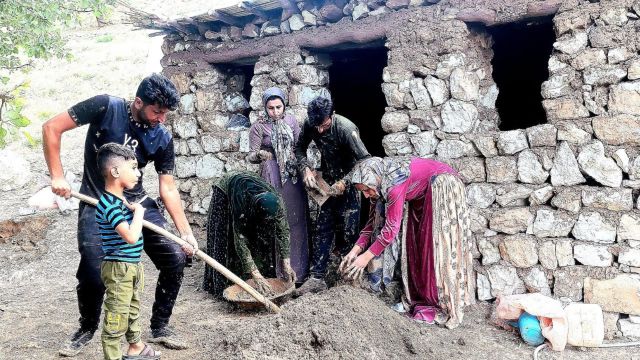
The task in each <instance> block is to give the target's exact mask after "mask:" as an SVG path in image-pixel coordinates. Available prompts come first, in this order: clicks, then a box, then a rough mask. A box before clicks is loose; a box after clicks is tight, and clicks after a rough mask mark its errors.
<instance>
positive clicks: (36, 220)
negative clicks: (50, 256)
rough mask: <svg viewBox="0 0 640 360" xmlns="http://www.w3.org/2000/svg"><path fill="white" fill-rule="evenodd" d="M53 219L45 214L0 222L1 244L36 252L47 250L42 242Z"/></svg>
mask: <svg viewBox="0 0 640 360" xmlns="http://www.w3.org/2000/svg"><path fill="white" fill-rule="evenodd" d="M50 223H51V220H50V219H49V218H48V217H47V216H44V215H40V216H30V217H28V218H24V219H20V220H5V221H1V222H0V244H4V245H13V246H16V247H17V248H18V249H20V250H22V251H25V252H28V253H34V254H40V253H42V252H45V251H46V250H47V249H46V246H44V245H43V244H42V241H43V240H44V239H45V236H46V233H47V228H48V227H49V224H50Z"/></svg>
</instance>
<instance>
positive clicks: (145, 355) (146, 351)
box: [122, 344, 162, 360]
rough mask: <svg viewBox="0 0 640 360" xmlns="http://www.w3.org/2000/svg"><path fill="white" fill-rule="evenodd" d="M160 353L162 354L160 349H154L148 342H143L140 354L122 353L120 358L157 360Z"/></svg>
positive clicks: (125, 359) (127, 359)
mask: <svg viewBox="0 0 640 360" xmlns="http://www.w3.org/2000/svg"><path fill="white" fill-rule="evenodd" d="M160 355H162V353H161V352H160V351H155V350H153V348H152V347H151V346H149V345H148V344H144V348H142V351H141V352H140V354H137V355H124V356H123V357H122V360H158V359H160Z"/></svg>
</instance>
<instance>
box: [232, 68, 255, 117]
mask: <svg viewBox="0 0 640 360" xmlns="http://www.w3.org/2000/svg"><path fill="white" fill-rule="evenodd" d="M253 74H254V64H249V65H245V64H242V65H231V66H230V67H229V68H227V80H226V85H227V92H229V93H239V94H240V95H241V96H242V98H244V100H242V101H234V103H233V104H232V106H231V108H230V109H229V110H230V111H232V112H233V113H232V114H231V115H230V118H229V122H228V123H227V128H235V127H249V126H250V125H251V122H250V121H249V113H250V112H251V106H249V99H250V98H251V79H252V78H253ZM238 99H239V98H238Z"/></svg>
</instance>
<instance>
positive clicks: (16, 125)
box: [0, 0, 115, 147]
mask: <svg viewBox="0 0 640 360" xmlns="http://www.w3.org/2000/svg"><path fill="white" fill-rule="evenodd" d="M114 2H115V0H0V147H3V146H4V145H6V143H7V137H8V135H10V134H11V133H19V132H20V131H18V129H20V128H24V127H26V126H27V125H29V123H30V121H29V119H27V118H26V117H25V116H24V115H23V114H22V109H23V107H24V99H23V98H22V93H23V92H24V90H25V88H26V87H27V86H28V84H24V83H22V84H17V85H16V84H11V77H12V74H15V73H16V72H18V71H28V70H29V66H30V64H31V60H33V59H49V58H51V57H58V58H70V57H71V55H70V54H68V53H67V51H66V50H65V49H64V45H65V40H64V38H63V34H62V30H64V29H65V28H68V27H69V26H72V25H74V24H76V23H77V22H78V20H79V17H80V16H81V15H82V14H83V13H93V15H95V16H96V17H105V16H107V15H108V13H109V11H110V6H111V5H113V4H114ZM109 41H110V40H109ZM21 133H22V134H23V135H24V134H25V131H24V130H23V131H21ZM25 137H26V139H27V141H29V143H30V144H32V145H33V144H35V143H36V141H35V140H34V139H33V138H32V137H31V135H29V134H28V133H27V135H25Z"/></svg>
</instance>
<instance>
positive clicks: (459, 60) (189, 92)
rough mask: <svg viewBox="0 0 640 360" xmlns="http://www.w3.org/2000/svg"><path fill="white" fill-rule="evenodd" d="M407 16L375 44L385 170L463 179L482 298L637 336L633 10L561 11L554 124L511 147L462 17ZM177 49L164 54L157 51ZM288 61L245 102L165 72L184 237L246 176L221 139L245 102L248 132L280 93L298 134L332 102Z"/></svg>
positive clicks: (225, 75)
mask: <svg viewBox="0 0 640 360" xmlns="http://www.w3.org/2000/svg"><path fill="white" fill-rule="evenodd" d="M389 3H392V2H391V1H388V2H387V5H386V7H378V8H375V9H373V8H372V7H366V6H365V7H366V8H367V10H368V11H367V16H382V17H381V19H383V18H384V17H383V15H378V14H376V13H375V12H376V11H379V12H386V11H388V10H389ZM420 3H421V4H422V2H420ZM451 3H452V4H453V3H455V2H454V1H452V2H451ZM463 3H464V2H463ZM489 3H490V1H489ZM518 3H519V4H522V3H523V2H518ZM524 3H525V5H526V2H524ZM531 3H533V2H531ZM350 4H355V5H354V6H353V9H352V10H351V13H350V15H351V16H352V17H353V19H356V18H358V15H357V14H359V11H360V10H362V9H360V8H362V7H363V6H362V4H364V2H356V1H352V2H348V3H346V5H345V9H346V8H347V7H348V6H350ZM380 8H384V9H386V10H377V9H380ZM358 9H360V10H358ZM411 11H415V16H414V17H413V18H412V21H411V22H410V23H409V24H408V25H407V26H405V27H401V28H396V29H394V30H392V31H390V33H389V34H388V37H387V39H386V42H385V46H386V47H387V48H388V50H389V59H388V65H387V67H386V68H385V70H384V74H383V79H384V82H383V83H382V84H381V89H382V91H383V92H384V94H385V97H386V100H387V108H386V112H385V114H384V116H383V117H382V119H380V121H381V126H382V128H383V129H384V131H385V132H386V133H387V135H386V136H385V137H384V138H383V139H382V142H383V146H384V148H385V151H386V153H387V155H389V156H415V155H418V156H423V157H434V158H437V159H439V160H441V161H444V162H448V163H450V164H452V165H453V166H454V167H456V168H457V169H458V170H459V171H460V173H461V174H462V175H463V177H464V179H465V182H466V184H467V197H468V202H469V204H470V206H471V212H472V230H473V234H474V240H475V243H474V245H475V246H474V247H475V250H476V251H475V255H474V257H475V259H476V261H475V269H476V271H477V285H478V293H477V296H478V298H479V299H480V300H491V299H493V298H495V297H496V296H497V295H498V294H500V293H502V294H516V293H524V292H533V291H539V292H541V293H543V294H547V295H552V296H554V297H556V298H559V299H561V300H563V301H584V302H587V303H599V304H601V305H602V306H603V309H604V310H605V311H606V318H605V320H606V324H607V336H608V337H612V336H615V335H620V334H621V332H622V334H624V335H629V336H632V335H633V334H636V335H637V334H639V333H640V324H638V318H637V317H636V316H638V315H640V295H639V294H640V198H639V195H640V151H638V150H639V147H638V146H639V145H640V56H639V55H638V54H639V50H640V34H638V32H639V29H640V20H639V18H640V1H637V0H636V1H632V0H619V1H613V0H611V1H601V2H594V3H591V2H590V1H577V0H574V1H565V2H564V3H563V4H562V6H560V9H559V11H558V13H557V14H556V15H555V17H554V20H553V22H554V28H555V32H556V36H557V41H556V43H555V44H554V50H553V53H552V56H551V57H550V59H549V62H548V68H549V79H548V80H547V81H546V82H544V83H543V85H542V88H541V92H542V95H543V98H544V100H543V106H544V109H545V110H546V114H547V119H548V122H547V123H546V124H542V125H537V126H533V127H530V128H527V129H520V130H512V131H499V130H498V125H499V123H500V119H499V116H498V113H497V111H496V108H495V102H496V98H497V96H498V93H499V90H498V87H497V86H496V84H495V82H494V81H493V78H492V67H491V59H492V56H493V53H492V50H491V45H492V39H491V36H490V35H489V34H488V33H487V32H486V29H484V28H483V27H482V26H477V25H476V24H466V23H464V22H462V21H460V20H457V19H456V15H457V14H458V13H459V12H462V11H464V9H457V8H455V7H453V6H450V7H444V6H442V3H441V4H440V5H438V6H433V7H428V8H420V9H418V8H416V9H415V10H411ZM505 12H506V13H509V12H508V11H505ZM347 13H348V12H346V10H345V12H344V14H343V16H344V15H345V14H347ZM372 13H373V14H372ZM510 14H511V13H510ZM290 25H291V24H290ZM309 26H311V25H309ZM265 29H267V28H265ZM292 29H293V27H292ZM297 30H300V31H303V30H301V29H296V31H297ZM263 31H264V29H262V30H261V33H262V32H263ZM274 32H275V30H274ZM175 44H176V41H175V39H174V40H169V41H167V46H165V49H174V50H175ZM179 50H180V51H183V50H184V46H183V47H182V48H181V49H179ZM185 51H186V50H185ZM282 51H283V52H279V53H274V54H271V55H268V56H263V57H261V58H260V59H259V60H258V61H257V63H256V65H255V75H254V77H253V79H252V81H251V85H252V89H251V97H250V99H244V100H245V101H244V102H243V101H242V100H240V99H238V94H239V91H240V90H239V89H238V88H237V86H234V85H233V84H234V81H233V78H234V76H236V75H234V74H233V71H230V70H228V69H227V70H224V71H223V70H221V69H220V68H218V67H215V66H211V68H210V69H206V70H198V71H196V72H192V73H189V74H185V73H181V72H180V71H176V70H175V69H168V70H169V71H168V73H170V74H172V75H171V76H172V78H173V80H174V81H176V82H177V83H178V84H179V87H180V91H181V92H182V93H183V101H182V106H181V108H180V110H179V111H178V114H176V115H175V116H174V118H173V120H172V126H173V132H174V134H175V135H176V138H177V143H176V144H177V146H178V149H179V157H178V164H179V165H178V167H177V176H178V178H179V179H180V183H181V185H180V189H181V191H182V192H183V199H185V201H186V204H187V208H188V209H189V211H191V212H192V214H191V216H192V220H193V222H195V223H200V224H202V219H203V218H202V214H204V213H205V212H206V206H207V202H208V197H207V196H208V191H209V189H208V187H209V186H210V183H211V181H212V180H213V178H215V177H217V176H219V175H220V174H221V173H222V172H223V171H226V170H229V169H232V168H244V167H247V166H249V165H248V164H246V163H245V162H244V160H243V158H244V156H245V155H246V152H247V151H248V142H247V141H248V133H247V129H246V127H235V128H232V129H229V128H228V126H227V125H226V124H227V122H228V120H229V118H230V116H231V115H232V114H233V113H234V112H237V111H238V109H239V108H241V107H243V106H244V107H245V108H246V106H247V104H246V103H247V102H248V104H249V105H250V106H251V108H252V110H253V111H252V112H251V114H250V119H251V121H252V122H253V121H255V120H256V119H257V117H258V116H260V113H261V110H262V105H261V103H260V102H261V100H260V97H261V94H262V91H263V90H264V89H265V88H267V87H269V86H273V85H277V86H280V87H281V88H283V89H286V90H287V91H288V92H289V99H290V100H289V102H290V107H289V109H288V111H290V112H292V113H293V114H295V115H296V117H297V119H298V120H299V121H300V122H302V121H303V120H304V119H305V117H306V114H305V106H306V104H308V102H309V101H310V100H311V99H312V98H313V97H315V96H317V95H320V94H327V92H328V91H327V84H328V82H329V81H330V80H331V79H329V76H328V72H327V68H328V67H329V66H330V65H331V63H330V61H329V60H328V59H327V58H326V57H323V56H322V55H320V54H314V53H312V52H309V51H306V50H304V51H302V50H299V49H283V50H282ZM169 52H171V51H169ZM523 71H526V70H525V69H523ZM223 84H224V85H223ZM231 99H236V100H231ZM231 103H233V104H240V103H241V104H243V105H242V106H240V105H238V106H235V105H233V106H232V105H230V104H231ZM250 168H253V169H255V167H250ZM629 315H630V316H629ZM634 315H635V316H634Z"/></svg>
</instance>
